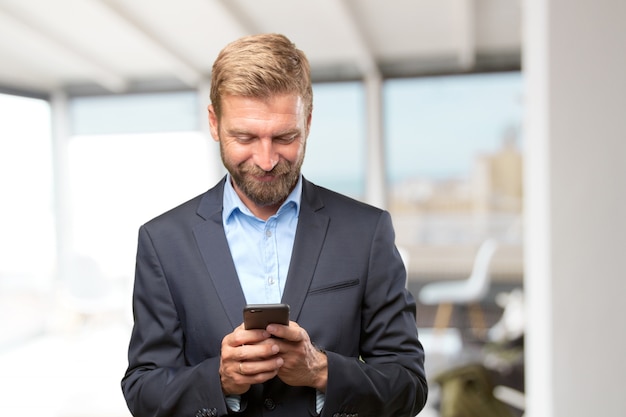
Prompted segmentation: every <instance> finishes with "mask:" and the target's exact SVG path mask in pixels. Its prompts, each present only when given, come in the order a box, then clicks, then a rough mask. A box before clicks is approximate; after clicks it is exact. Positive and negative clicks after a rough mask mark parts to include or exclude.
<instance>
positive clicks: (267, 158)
mask: <svg viewBox="0 0 626 417" xmlns="http://www.w3.org/2000/svg"><path fill="white" fill-rule="evenodd" d="M278 159H279V158H278V153H276V151H275V150H274V143H273V141H272V140H271V139H269V138H268V139H265V138H263V139H261V140H259V142H258V146H257V149H256V152H255V155H254V163H255V164H256V165H257V166H258V167H259V168H261V169H262V170H264V171H271V170H272V169H273V168H274V167H275V166H276V164H277V163H278Z"/></svg>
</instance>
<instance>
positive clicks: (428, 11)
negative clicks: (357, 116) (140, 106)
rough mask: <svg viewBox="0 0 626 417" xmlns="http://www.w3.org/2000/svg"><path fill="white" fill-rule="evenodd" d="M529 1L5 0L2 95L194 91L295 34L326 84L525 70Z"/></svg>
mask: <svg viewBox="0 0 626 417" xmlns="http://www.w3.org/2000/svg"><path fill="white" fill-rule="evenodd" d="M520 8H521V7H520V0H384V1H383V0H315V1H311V0H175V1H173V0H0V90H2V91H5V92H17V93H21V94H27V95H42V96H46V95H48V94H49V93H51V92H54V91H58V90H64V91H66V92H68V93H69V94H71V95H79V94H102V93H124V92H134V91H149V90H164V89H193V88H197V87H198V86H199V85H200V84H201V83H202V82H203V81H206V80H207V78H208V77H209V75H210V71H211V65H212V63H213V60H214V59H215V57H216V56H217V54H218V52H219V50H220V49H221V48H222V47H223V46H224V45H226V44H227V43H228V42H230V41H232V40H234V39H236V38H238V37H240V36H243V35H247V34H252V33H261V32H279V33H284V34H286V35H287V36H288V37H289V38H290V39H291V40H292V41H293V42H295V43H296V45H297V46H298V47H299V48H300V49H302V50H304V51H305V53H306V54H307V56H308V57H309V60H310V61H311V67H312V73H313V78H314V80H315V81H337V80H350V79H359V78H362V77H365V76H370V75H374V76H382V77H403V76H419V75H425V74H442V73H447V74H450V73H459V72H475V71H493V70H510V69H519V68H520V60H521V58H520V51H521V10H520Z"/></svg>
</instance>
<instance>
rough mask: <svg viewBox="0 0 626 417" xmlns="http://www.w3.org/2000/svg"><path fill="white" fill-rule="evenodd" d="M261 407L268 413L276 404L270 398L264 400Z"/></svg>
mask: <svg viewBox="0 0 626 417" xmlns="http://www.w3.org/2000/svg"><path fill="white" fill-rule="evenodd" d="M263 405H264V406H265V408H267V409H268V410H270V411H272V410H273V409H275V408H276V403H275V402H274V400H272V399H271V398H266V399H265V401H263Z"/></svg>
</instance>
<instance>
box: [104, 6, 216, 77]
mask: <svg viewBox="0 0 626 417" xmlns="http://www.w3.org/2000/svg"><path fill="white" fill-rule="evenodd" d="M92 1H96V2H99V3H100V4H102V5H104V6H105V7H106V8H107V9H108V10H109V11H111V12H112V13H113V14H114V15H115V16H116V17H117V18H119V20H120V21H122V22H123V23H124V24H126V25H127V26H129V27H131V28H133V29H134V30H135V31H136V32H138V33H140V34H141V35H142V36H143V37H144V39H145V40H146V41H148V42H149V43H150V44H152V46H153V47H154V48H155V49H157V50H159V51H160V52H161V53H162V54H163V56H164V57H165V59H167V60H169V61H170V63H171V64H172V66H173V67H174V69H175V73H174V75H175V77H176V78H178V79H179V80H180V81H182V82H183V83H185V84H186V85H187V86H189V87H192V88H195V87H196V86H197V85H198V84H199V83H200V81H201V80H202V79H203V78H204V73H203V72H202V70H200V69H199V68H197V67H196V66H195V65H194V64H193V63H192V62H191V61H190V60H189V59H187V57H185V56H183V55H182V54H181V53H180V52H179V51H178V50H177V48H175V47H173V46H171V45H170V44H169V42H168V40H167V38H166V37H165V36H164V35H163V34H161V33H158V31H156V30H153V29H151V28H149V27H148V26H147V25H146V24H145V23H143V22H142V21H141V20H140V19H139V18H137V17H136V16H134V15H133V14H132V13H131V12H130V11H129V10H128V9H127V8H125V7H124V6H122V5H121V4H120V3H119V2H117V1H113V0H92Z"/></svg>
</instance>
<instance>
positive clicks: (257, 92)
mask: <svg viewBox="0 0 626 417" xmlns="http://www.w3.org/2000/svg"><path fill="white" fill-rule="evenodd" d="M292 93H295V94H298V95H299V96H300V97H301V98H302V100H303V102H304V105H305V110H306V112H307V113H306V114H310V113H311V111H312V109H313V89H312V86H311V69H310V66H309V61H308V59H307V58H306V56H305V55H304V52H302V51H301V50H299V49H297V48H296V46H295V44H293V43H292V42H291V41H290V40H289V39H288V38H287V37H286V36H284V35H280V34H262V35H252V36H246V37H243V38H240V39H238V40H236V41H234V42H232V43H230V44H228V45H226V47H225V48H224V49H222V51H221V52H220V54H219V55H218V57H217V59H216V60H215V63H214V64H213V71H212V73H211V104H212V105H213V108H214V110H215V114H216V116H217V117H218V118H219V117H220V116H221V98H222V97H223V96H225V95H235V96H243V97H254V98H268V97H271V96H272V95H276V94H292Z"/></svg>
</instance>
